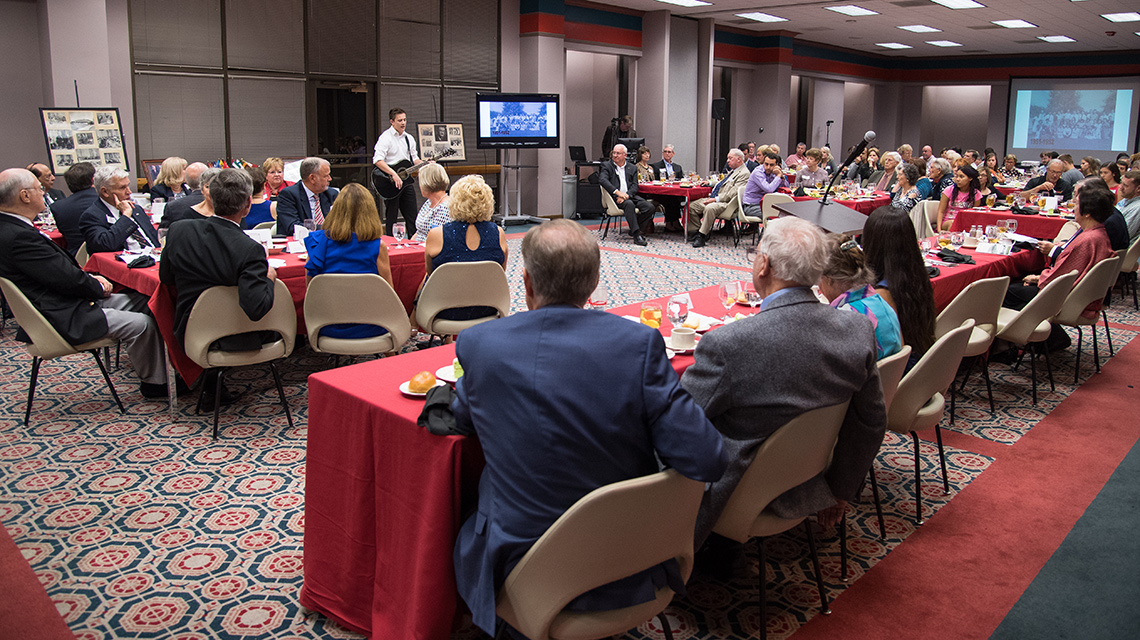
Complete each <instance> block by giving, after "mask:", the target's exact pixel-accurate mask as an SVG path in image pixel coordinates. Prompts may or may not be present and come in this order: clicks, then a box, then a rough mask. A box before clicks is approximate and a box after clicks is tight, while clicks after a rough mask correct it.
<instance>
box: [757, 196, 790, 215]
mask: <svg viewBox="0 0 1140 640" xmlns="http://www.w3.org/2000/svg"><path fill="white" fill-rule="evenodd" d="M795 201H796V199H795V198H793V197H792V196H790V195H788V194H786V193H768V194H765V195H764V198H763V199H761V200H760V212H761V215H763V216H764V222H768V220H770V219H772V218H779V217H780V212H779V211H777V210H776V205H778V204H783V203H787V202H795Z"/></svg>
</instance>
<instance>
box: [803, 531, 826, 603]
mask: <svg viewBox="0 0 1140 640" xmlns="http://www.w3.org/2000/svg"><path fill="white" fill-rule="evenodd" d="M804 529H806V530H807V540H808V551H810V552H811V564H812V567H814V568H815V585H816V588H818V589H819V612H820V613H822V614H823V615H825V616H829V615H831V599H830V598H828V596H827V588H826V587H824V586H823V572H822V571H820V569H819V553H818V552H817V551H816V548H815V532H814V531H812V527H811V519H810V518H808V519H805V520H804Z"/></svg>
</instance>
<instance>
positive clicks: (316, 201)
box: [313, 193, 325, 227]
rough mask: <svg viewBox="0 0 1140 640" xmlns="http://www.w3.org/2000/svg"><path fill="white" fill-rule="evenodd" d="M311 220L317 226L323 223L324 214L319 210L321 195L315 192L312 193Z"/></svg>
mask: <svg viewBox="0 0 1140 640" xmlns="http://www.w3.org/2000/svg"><path fill="white" fill-rule="evenodd" d="M313 222H316V223H317V226H318V227H319V226H321V225H322V224H324V223H325V214H324V212H323V211H321V197H320V196H319V195H317V194H315V193H314V194H313Z"/></svg>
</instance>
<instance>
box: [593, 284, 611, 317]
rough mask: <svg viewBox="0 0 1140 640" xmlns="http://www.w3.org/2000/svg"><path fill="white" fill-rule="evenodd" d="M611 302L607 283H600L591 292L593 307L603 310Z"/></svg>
mask: <svg viewBox="0 0 1140 640" xmlns="http://www.w3.org/2000/svg"><path fill="white" fill-rule="evenodd" d="M609 303H610V290H609V289H607V288H606V285H604V284H599V285H598V286H597V287H596V288H595V289H594V292H593V293H591V294H590V308H591V309H597V310H598V311H602V310H604V309H605V308H606V305H607V304H609Z"/></svg>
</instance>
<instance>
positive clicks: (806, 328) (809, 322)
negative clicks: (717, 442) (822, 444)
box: [681, 217, 887, 544]
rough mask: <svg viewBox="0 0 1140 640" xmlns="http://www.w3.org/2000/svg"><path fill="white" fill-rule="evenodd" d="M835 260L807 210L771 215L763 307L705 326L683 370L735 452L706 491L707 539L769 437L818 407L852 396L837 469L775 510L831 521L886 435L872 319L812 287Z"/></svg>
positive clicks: (761, 261)
mask: <svg viewBox="0 0 1140 640" xmlns="http://www.w3.org/2000/svg"><path fill="white" fill-rule="evenodd" d="M826 263H827V248H826V242H825V238H824V235H823V232H822V231H821V230H820V229H819V227H816V226H815V225H813V224H812V223H810V222H807V221H806V220H802V219H800V218H791V217H787V218H778V219H774V220H769V221H768V228H767V230H765V232H764V236H763V238H762V239H761V240H760V246H759V248H758V251H757V254H756V260H755V261H754V263H753V265H752V283H753V285H755V287H756V292H757V293H759V294H760V295H761V296H763V301H762V302H761V303H760V313H758V314H756V315H754V316H751V317H749V318H745V319H743V320H738V321H737V322H734V323H732V324H729V325H727V326H725V327H723V328H721V329H717V330H716V331H710V332H709V333H707V334H705V337H704V339H703V340H701V342H700V344H699V345H698V346H697V350H696V354H695V358H696V362H694V363H693V365H692V366H691V367H689V368H688V369H687V370H686V371H685V373H684V375H683V376H682V377H681V386H682V387H684V388H685V390H686V391H688V392H689V393H690V394H692V396H693V398H694V399H695V400H696V401H697V404H699V405H700V406H701V407H702V408H704V410H705V415H707V416H708V418H709V420H712V423H713V425H715V426H716V428H717V429H718V430H719V431H720V432H721V435H723V436H724V445H725V449H726V450H727V451H728V454H729V459H730V462H729V466H728V470H727V471H725V473H724V476H723V477H722V478H721V479H720V480H718V481H716V482H714V483H713V484H712V487H711V488H710V489H709V491H707V492H706V493H705V499H704V501H703V502H702V504H701V512H700V515H699V516H698V520H697V541H698V544H699V543H700V541H701V540H703V539H704V537H705V536H706V535H707V534H708V533H709V532H710V531H711V530H712V527H713V525H714V524H715V523H716V520H717V518H718V517H719V516H720V513H721V511H722V510H723V509H724V506H725V504H726V503H727V501H728V498H729V496H731V495H732V492H733V490H734V489H735V488H736V485H737V484H738V483H739V482H740V479H741V478H742V477H743V475H744V472H745V471H746V470H747V469H748V466H749V465H750V464H751V463H752V459H753V457H754V456H755V455H756V450H757V449H758V448H759V447H760V445H761V444H763V442H764V441H765V440H766V439H767V438H768V436H770V435H772V433H774V432H775V431H776V430H777V429H779V428H780V427H782V426H784V424H786V423H787V422H788V421H790V420H791V419H792V418H795V417H796V416H798V415H800V414H801V413H805V412H807V411H811V410H813V409H819V408H821V407H828V406H831V405H835V404H840V403H843V402H848V401H850V405H849V406H848V408H847V414H846V416H845V417H844V419H843V426H842V428H841V429H840V432H839V441H838V443H837V444H836V446H835V452H834V457H833V459H832V462H831V465H830V467H829V468H828V470H827V472H826V473H825V474H821V475H820V476H817V477H815V478H812V479H811V480H809V481H807V482H805V483H804V484H802V485H799V486H798V487H795V488H793V489H791V490H789V491H787V492H786V493H784V494H782V495H780V496H779V497H777V498H776V499H775V501H773V503H772V509H773V511H774V512H775V513H776V514H777V515H779V516H780V517H783V518H800V517H804V516H807V515H810V514H814V513H819V514H820V523H821V524H823V525H824V526H827V525H829V524H831V523H834V522H838V521H839V517H840V516H841V515H842V513H843V509H844V508H845V507H846V503H847V501H850V500H854V499H855V498H856V497H858V492H859V488H860V487H861V486H862V484H863V479H864V478H866V476H867V471H868V469H870V467H871V462H872V460H873V459H874V457H875V454H876V453H877V452H878V450H879V445H880V444H881V443H882V440H883V433H884V431H885V430H886V422H887V418H886V410H885V408H884V406H883V393H882V389H881V387H880V384H879V371H878V368H877V366H876V361H875V359H876V356H877V351H876V346H875V330H874V327H872V325H871V322H870V320H868V319H867V318H866V317H865V316H863V315H861V314H858V313H850V312H848V311H844V310H840V309H835V308H832V307H830V306H828V305H826V304H821V303H820V302H819V300H817V299H816V297H815V294H813V293H812V291H811V286H812V285H814V284H816V283H817V282H819V278H820V276H821V275H822V273H823V269H824V266H825V265H826ZM742 345H747V348H742Z"/></svg>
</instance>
